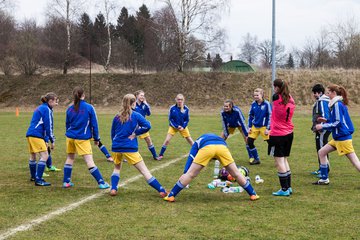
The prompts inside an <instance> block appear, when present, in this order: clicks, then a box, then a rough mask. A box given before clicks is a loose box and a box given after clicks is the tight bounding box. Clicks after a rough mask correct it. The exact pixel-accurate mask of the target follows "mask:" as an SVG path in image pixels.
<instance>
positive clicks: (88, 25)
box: [78, 13, 94, 58]
mask: <svg viewBox="0 0 360 240" xmlns="http://www.w3.org/2000/svg"><path fill="white" fill-rule="evenodd" d="M78 27H79V31H80V41H79V48H80V51H79V54H80V55H81V56H83V57H87V58H89V57H90V56H89V54H90V52H89V48H90V45H91V44H92V42H93V40H94V39H93V38H94V36H93V28H94V24H93V22H92V21H91V19H90V17H89V15H88V14H87V13H83V14H82V15H81V17H80V20H79V24H78Z"/></svg>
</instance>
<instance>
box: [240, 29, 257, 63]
mask: <svg viewBox="0 0 360 240" xmlns="http://www.w3.org/2000/svg"><path fill="white" fill-rule="evenodd" d="M239 47H240V50H241V53H240V55H239V58H240V59H242V60H245V61H247V62H248V63H255V62H256V59H257V56H258V54H259V49H258V40H257V36H251V35H250V33H247V34H246V35H245V36H244V37H243V38H242V43H241V44H240V46H239Z"/></svg>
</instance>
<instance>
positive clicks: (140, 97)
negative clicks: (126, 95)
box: [134, 90, 160, 160]
mask: <svg viewBox="0 0 360 240" xmlns="http://www.w3.org/2000/svg"><path fill="white" fill-rule="evenodd" d="M135 97H136V105H135V108H134V111H135V112H138V113H140V114H141V115H142V116H143V117H144V118H145V117H146V116H150V115H151V111H150V105H149V104H148V103H147V102H146V98H145V92H144V91H143V90H138V91H136V92H135ZM139 138H140V139H144V140H145V142H146V144H147V146H148V148H149V151H150V152H151V154H152V156H153V159H154V160H160V159H159V157H158V156H157V154H156V150H155V146H154V144H153V142H152V141H151V137H150V133H149V132H146V133H144V134H142V135H140V136H139Z"/></svg>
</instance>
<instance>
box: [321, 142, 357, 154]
mask: <svg viewBox="0 0 360 240" xmlns="http://www.w3.org/2000/svg"><path fill="white" fill-rule="evenodd" d="M328 144H329V145H330V146H332V147H334V148H336V150H337V152H338V154H339V156H343V155H346V154H349V153H353V152H355V150H354V147H353V144H352V140H351V139H350V140H345V141H336V140H334V139H331V140H330V142H328Z"/></svg>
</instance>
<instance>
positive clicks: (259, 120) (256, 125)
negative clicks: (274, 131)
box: [247, 88, 271, 165]
mask: <svg viewBox="0 0 360 240" xmlns="http://www.w3.org/2000/svg"><path fill="white" fill-rule="evenodd" d="M270 118H271V106H270V103H269V102H268V101H266V100H265V99H264V90H262V89H261V88H257V89H255V90H254V101H253V102H252V104H251V106H250V111H249V124H248V126H249V136H248V139H247V143H248V145H249V148H250V152H251V155H252V157H253V158H250V164H251V165H254V164H260V158H259V154H258V152H257V149H256V147H255V145H254V141H255V140H256V139H257V137H258V136H259V135H261V136H262V138H263V139H264V141H268V140H269V132H270Z"/></svg>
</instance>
